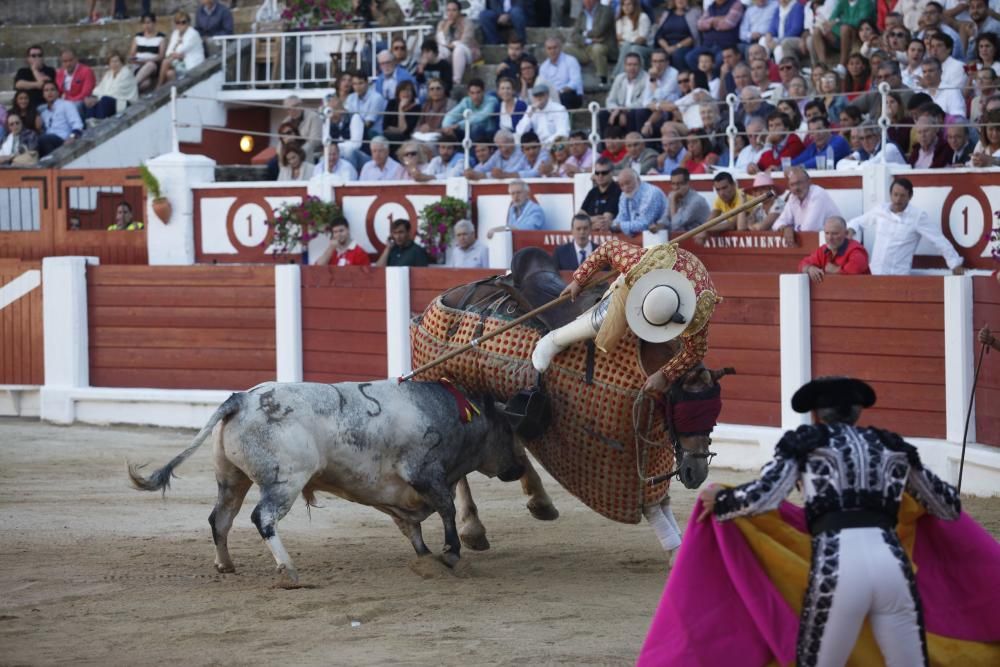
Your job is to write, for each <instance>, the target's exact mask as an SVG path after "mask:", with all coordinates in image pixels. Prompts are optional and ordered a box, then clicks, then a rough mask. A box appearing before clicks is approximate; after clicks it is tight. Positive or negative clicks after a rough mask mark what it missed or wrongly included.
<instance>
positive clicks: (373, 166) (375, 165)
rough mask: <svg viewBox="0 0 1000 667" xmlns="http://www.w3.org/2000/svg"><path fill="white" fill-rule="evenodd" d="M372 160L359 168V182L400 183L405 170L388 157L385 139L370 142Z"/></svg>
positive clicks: (387, 143) (387, 146) (377, 138)
mask: <svg viewBox="0 0 1000 667" xmlns="http://www.w3.org/2000/svg"><path fill="white" fill-rule="evenodd" d="M371 151H372V159H371V160H369V161H368V162H365V166H363V167H361V176H360V177H359V178H358V180H359V181H402V180H403V179H404V178H406V170H405V169H403V165H401V164H399V163H398V162H396V161H395V160H393V159H392V158H391V157H389V142H388V141H387V140H386V138H385V137H375V138H374V139H372V141H371Z"/></svg>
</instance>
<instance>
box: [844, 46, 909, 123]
mask: <svg viewBox="0 0 1000 667" xmlns="http://www.w3.org/2000/svg"><path fill="white" fill-rule="evenodd" d="M883 81H884V82H886V83H888V84H889V88H890V90H892V91H894V92H895V94H896V95H898V96H899V97H900V99H901V100H903V101H904V102H908V101H909V100H910V97H912V95H913V91H912V90H911V89H910V88H908V87H907V86H906V85H905V84H904V83H903V78H902V75H901V70H900V68H899V62H897V61H895V60H886V61H885V62H883V63H882V64H880V65H879V66H878V68H877V69H876V70H875V81H874V82H873V84H872V90H869V91H868V92H867V93H865V94H864V95H861V96H860V97H858V98H856V99H855V100H854V101H853V102H852V104H854V106H856V107H858V108H859V109H861V110H862V111H864V112H865V113H867V114H868V116H869V117H871V118H878V117H879V116H881V115H882V93H880V92H879V91H878V84H880V83H882V82H883Z"/></svg>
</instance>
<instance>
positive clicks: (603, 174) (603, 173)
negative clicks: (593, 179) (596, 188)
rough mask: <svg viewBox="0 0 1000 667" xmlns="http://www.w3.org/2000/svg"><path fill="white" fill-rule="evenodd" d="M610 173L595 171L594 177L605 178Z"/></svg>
mask: <svg viewBox="0 0 1000 667" xmlns="http://www.w3.org/2000/svg"><path fill="white" fill-rule="evenodd" d="M610 173H611V172H610V171H595V172H594V176H607V175H608V174H610Z"/></svg>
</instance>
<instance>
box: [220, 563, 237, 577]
mask: <svg viewBox="0 0 1000 667" xmlns="http://www.w3.org/2000/svg"><path fill="white" fill-rule="evenodd" d="M215 571H216V572H220V573H222V574H229V573H231V572H235V571H236V566H235V565H233V564H232V563H216V564H215Z"/></svg>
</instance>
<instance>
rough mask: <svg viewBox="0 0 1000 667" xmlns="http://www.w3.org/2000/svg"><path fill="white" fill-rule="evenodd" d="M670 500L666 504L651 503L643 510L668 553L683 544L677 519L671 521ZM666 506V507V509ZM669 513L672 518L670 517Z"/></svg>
mask: <svg viewBox="0 0 1000 667" xmlns="http://www.w3.org/2000/svg"><path fill="white" fill-rule="evenodd" d="M669 502H670V501H669V500H667V501H666V503H667V504H666V505H664V504H656V505H649V506H647V507H645V508H643V510H642V514H643V516H645V517H646V521H648V522H649V525H650V526H652V527H653V532H654V533H656V539H658V540H659V541H660V546H661V547H663V550H664V551H666V552H668V553H670V552H673V551H674V550H675V549H677V548H678V547H680V546H681V533H680V529H679V527H678V526H677V521H676V519H674V520H673V521H671V519H672V518H673V512H672V511H671V510H670V506H669ZM664 507H666V510H664ZM668 515H669V517H670V518H668Z"/></svg>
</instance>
